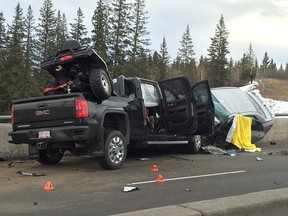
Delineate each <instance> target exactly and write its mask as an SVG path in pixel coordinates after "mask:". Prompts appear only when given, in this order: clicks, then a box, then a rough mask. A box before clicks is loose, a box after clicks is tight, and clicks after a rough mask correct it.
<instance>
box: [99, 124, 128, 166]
mask: <svg viewBox="0 0 288 216" xmlns="http://www.w3.org/2000/svg"><path fill="white" fill-rule="evenodd" d="M126 156H127V143H126V141H125V138H124V136H123V134H122V133H121V132H120V131H117V130H107V132H106V133H105V144H104V156H103V157H99V158H97V160H98V162H99V164H100V165H101V167H103V168H104V169H109V170H115V169H119V168H120V167H121V166H122V164H123V163H124V161H125V159H126Z"/></svg>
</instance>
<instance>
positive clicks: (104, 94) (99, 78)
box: [90, 68, 112, 100]
mask: <svg viewBox="0 0 288 216" xmlns="http://www.w3.org/2000/svg"><path fill="white" fill-rule="evenodd" d="M90 87H91V90H92V92H93V94H94V96H95V97H96V98H97V99H98V100H106V99H107V98H109V97H110V96H111V93H112V86H111V82H110V80H109V77H108V75H107V73H106V72H105V71H104V70H103V69H101V68H92V69H91V72H90Z"/></svg>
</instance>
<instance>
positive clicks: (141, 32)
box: [130, 0, 150, 65]
mask: <svg viewBox="0 0 288 216" xmlns="http://www.w3.org/2000/svg"><path fill="white" fill-rule="evenodd" d="M147 14H148V12H147V11H146V10H145V0H135V2H134V3H133V5H132V16H131V17H132V23H131V27H132V28H131V37H132V43H131V46H132V48H131V55H130V56H131V57H130V58H131V61H132V63H136V62H137V61H138V60H139V57H140V56H141V53H143V51H144V53H148V52H149V50H148V48H147V47H148V46H149V45H150V42H149V39H148V35H149V32H148V31H147V28H146V24H147V19H148V16H147ZM137 65H139V64H137Z"/></svg>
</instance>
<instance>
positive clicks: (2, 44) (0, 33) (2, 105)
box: [0, 12, 8, 115]
mask: <svg viewBox="0 0 288 216" xmlns="http://www.w3.org/2000/svg"><path fill="white" fill-rule="evenodd" d="M5 61H6V28H5V18H4V15H3V13H2V12H0V77H5V67H4V63H5ZM7 84H8V83H6V82H4V79H3V78H2V79H1V82H0V92H1V94H0V115H1V114H8V110H7V102H8V101H7V100H6V95H5V93H6V92H5V88H6V86H7Z"/></svg>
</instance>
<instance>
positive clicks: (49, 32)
mask: <svg viewBox="0 0 288 216" xmlns="http://www.w3.org/2000/svg"><path fill="white" fill-rule="evenodd" d="M55 11H56V10H55V9H53V3H52V0H44V3H43V6H42V7H41V8H40V18H39V24H38V28H37V36H38V40H37V41H38V47H37V48H38V53H39V61H40V62H41V61H43V60H45V59H46V58H47V57H49V56H51V55H53V54H54V53H55V52H56V51H57V47H56V44H55V37H56V17H55Z"/></svg>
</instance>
